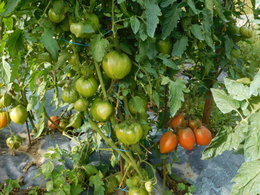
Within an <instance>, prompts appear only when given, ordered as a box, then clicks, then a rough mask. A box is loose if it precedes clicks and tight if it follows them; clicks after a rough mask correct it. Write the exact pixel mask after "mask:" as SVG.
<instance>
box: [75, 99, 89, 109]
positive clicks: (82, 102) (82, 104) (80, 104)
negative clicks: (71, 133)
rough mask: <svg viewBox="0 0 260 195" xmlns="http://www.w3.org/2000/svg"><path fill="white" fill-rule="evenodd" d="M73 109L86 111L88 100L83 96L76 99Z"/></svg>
mask: <svg viewBox="0 0 260 195" xmlns="http://www.w3.org/2000/svg"><path fill="white" fill-rule="evenodd" d="M74 109H75V110H77V111H78V112H84V111H87V109H88V101H87V100H86V99H84V98H80V99H78V100H77V101H76V102H75V103H74Z"/></svg>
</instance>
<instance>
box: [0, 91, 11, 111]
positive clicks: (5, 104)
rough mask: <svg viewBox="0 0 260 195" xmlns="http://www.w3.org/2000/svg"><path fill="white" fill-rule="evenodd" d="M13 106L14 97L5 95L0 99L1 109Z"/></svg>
mask: <svg viewBox="0 0 260 195" xmlns="http://www.w3.org/2000/svg"><path fill="white" fill-rule="evenodd" d="M11 104H12V96H11V95H9V94H8V93H5V94H4V95H3V96H2V97H1V99H0V108H4V107H8V106H10V105H11Z"/></svg>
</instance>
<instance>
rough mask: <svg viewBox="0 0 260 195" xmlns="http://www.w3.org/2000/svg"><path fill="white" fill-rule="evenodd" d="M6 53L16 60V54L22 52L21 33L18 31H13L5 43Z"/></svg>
mask: <svg viewBox="0 0 260 195" xmlns="http://www.w3.org/2000/svg"><path fill="white" fill-rule="evenodd" d="M7 46H8V51H9V53H10V56H11V57H12V58H16V56H17V53H18V52H19V51H20V52H22V51H23V33H22V31H21V30H20V29H18V30H16V31H14V32H13V33H12V34H11V35H10V36H9V37H8V41H7Z"/></svg>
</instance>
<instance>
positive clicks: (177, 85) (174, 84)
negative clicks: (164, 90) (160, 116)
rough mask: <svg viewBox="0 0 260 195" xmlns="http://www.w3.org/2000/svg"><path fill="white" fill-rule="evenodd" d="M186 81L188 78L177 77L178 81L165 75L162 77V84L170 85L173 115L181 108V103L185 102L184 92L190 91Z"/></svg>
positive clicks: (170, 102)
mask: <svg viewBox="0 0 260 195" xmlns="http://www.w3.org/2000/svg"><path fill="white" fill-rule="evenodd" d="M186 83H187V81H186V80H183V79H180V78H177V79H176V81H172V80H170V79H169V78H168V77H163V79H162V85H166V84H168V85H169V107H170V114H171V116H174V115H175V114H176V113H177V111H178V110H179V109H180V108H181V103H182V102H184V93H187V92H189V90H188V88H187V87H186Z"/></svg>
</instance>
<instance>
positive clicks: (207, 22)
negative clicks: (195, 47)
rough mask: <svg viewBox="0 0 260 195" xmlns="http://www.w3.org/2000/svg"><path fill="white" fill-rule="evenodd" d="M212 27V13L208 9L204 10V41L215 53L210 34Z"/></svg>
mask: <svg viewBox="0 0 260 195" xmlns="http://www.w3.org/2000/svg"><path fill="white" fill-rule="evenodd" d="M212 25H213V13H212V12H211V11H210V10H208V9H204V10H203V22H202V26H203V29H204V32H205V35H204V37H205V41H206V43H207V44H208V46H210V47H211V48H212V50H213V51H215V46H214V41H213V40H212V32H211V28H212Z"/></svg>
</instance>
